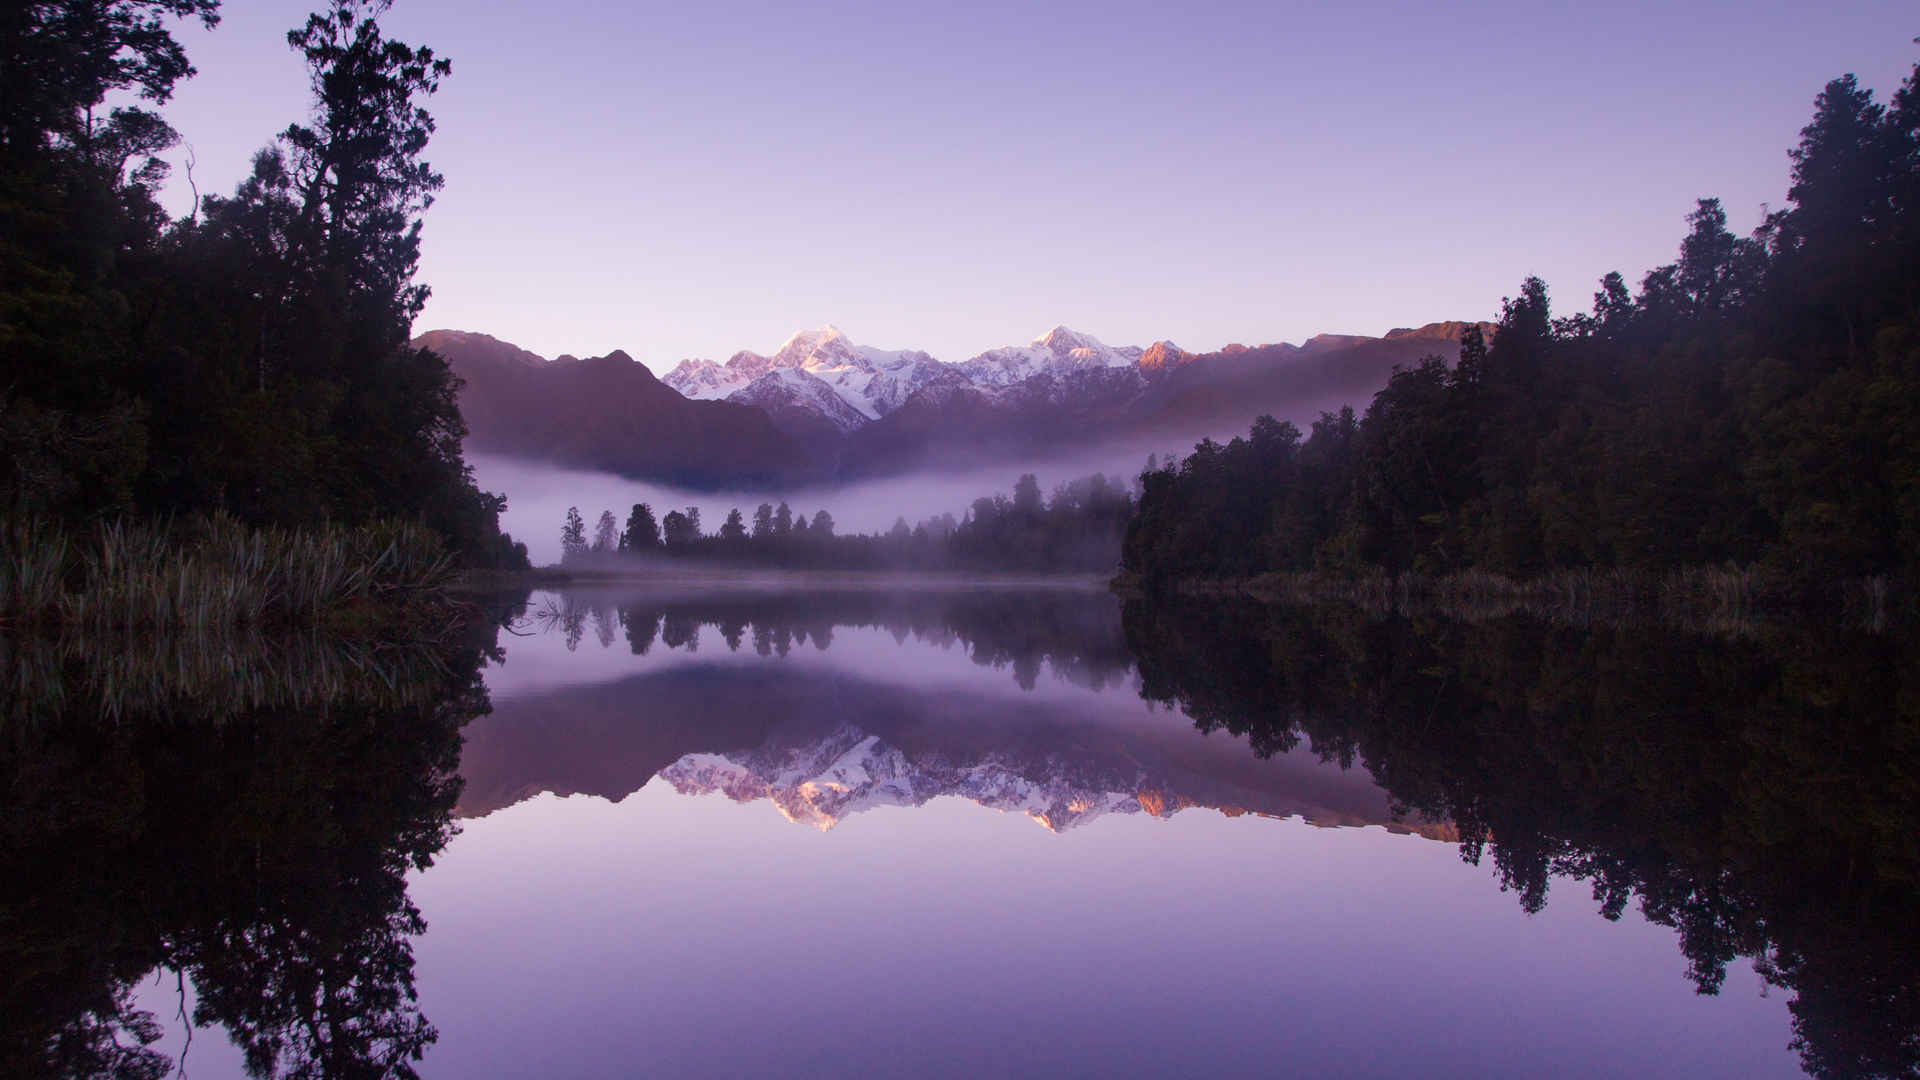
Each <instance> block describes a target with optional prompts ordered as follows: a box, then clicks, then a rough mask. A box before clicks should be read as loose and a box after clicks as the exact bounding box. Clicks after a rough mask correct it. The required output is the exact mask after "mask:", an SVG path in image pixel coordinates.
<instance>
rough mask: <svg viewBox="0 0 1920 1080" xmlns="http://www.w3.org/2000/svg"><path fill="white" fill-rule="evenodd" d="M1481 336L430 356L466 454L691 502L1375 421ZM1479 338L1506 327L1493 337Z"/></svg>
mask: <svg viewBox="0 0 1920 1080" xmlns="http://www.w3.org/2000/svg"><path fill="white" fill-rule="evenodd" d="M1469 325H1471V324H1467V323H1461V322H1440V323H1431V324H1428V325H1426V326H1422V327H1419V328H1418V329H1401V330H1394V331H1391V332H1389V333H1388V334H1387V335H1385V336H1384V337H1379V338H1372V337H1363V336H1359V335H1352V334H1321V335H1318V336H1316V337H1313V338H1309V339H1308V340H1307V341H1306V342H1305V343H1304V344H1301V345H1288V344H1275V345H1259V346H1253V347H1248V346H1244V345H1229V346H1227V347H1225V348H1222V349H1220V350H1217V351H1215V352H1211V353H1189V352H1186V351H1184V350H1182V349H1180V348H1178V347H1177V346H1174V345H1173V344H1172V343H1170V342H1166V341H1159V342H1155V343H1154V344H1153V345H1151V346H1150V347H1148V348H1145V349H1140V348H1135V347H1131V346H1123V347H1117V348H1115V347H1109V346H1107V345H1104V344H1102V343H1101V342H1100V341H1099V340H1097V339H1095V338H1093V337H1091V336H1089V335H1086V334H1082V333H1079V332H1076V331H1073V330H1069V329H1067V328H1066V327H1054V328H1053V329H1052V330H1049V331H1048V332H1047V333H1046V334H1043V335H1041V336H1040V337H1039V338H1036V339H1035V340H1034V341H1033V342H1032V343H1031V344H1029V345H1024V346H1008V347H1004V348H999V349H993V350H989V351H988V352H985V353H982V354H980V355H978V356H975V357H972V358H970V359H968V360H966V361H964V362H962V363H957V364H956V363H942V362H940V361H937V360H934V359H933V358H932V357H929V356H928V355H927V354H925V353H921V352H914V351H911V350H901V351H888V350H881V349H874V348H870V347H868V346H862V345H855V344H853V343H852V342H850V341H849V340H848V339H847V337H846V335H845V334H844V333H842V332H841V331H839V330H837V329H835V328H832V327H827V328H824V329H821V330H815V331H804V332H802V333H799V334H795V335H794V336H793V337H792V338H791V339H789V340H788V341H787V343H786V344H784V345H782V346H781V348H780V349H779V350H777V351H776V352H775V353H774V354H773V355H772V356H761V355H760V354H758V353H752V352H745V351H743V352H739V353H736V354H734V356H733V357H732V358H731V359H729V360H728V361H727V362H726V363H725V364H717V363H715V362H713V361H709V360H689V361H685V362H683V363H681V364H680V365H678V366H677V367H676V368H675V369H674V371H673V373H672V374H671V375H670V376H669V377H668V379H667V380H659V379H655V378H654V377H653V374H652V373H651V372H650V371H648V370H647V368H646V366H645V365H643V364H640V363H637V362H635V361H634V360H632V359H631V358H630V357H628V356H627V354H625V353H623V352H615V353H612V354H610V355H608V356H603V357H595V358H592V359H588V360H577V359H575V358H573V357H570V356H563V357H560V358H559V359H556V360H553V361H548V360H545V359H542V358H541V357H539V356H537V355H535V354H533V353H530V352H527V351H525V350H523V349H520V348H517V347H515V346H513V345H510V344H507V343H506V342H503V341H499V340H496V339H494V338H491V337H488V336H487V335H485V334H474V333H463V332H459V331H449V330H436V331H432V332H430V333H427V334H423V335H421V337H420V338H419V339H418V342H419V344H422V345H427V346H429V347H431V348H433V349H435V350H436V351H438V352H440V353H442V354H443V355H445V356H447V358H448V359H449V360H450V361H451V362H452V363H453V367H454V371H455V372H456V373H457V374H459V375H460V376H461V377H462V378H463V379H465V380H466V382H467V387H466V389H465V390H464V391H463V393H462V395H461V409H462V411H463V413H464V414H465V416H466V419H467V423H468V426H469V427H470V428H471V429H472V435H471V437H470V440H469V444H470V445H471V446H472V447H473V448H474V449H478V450H488V451H493V452H496V453H501V454H508V455H512V456H516V457H521V458H529V459H533V460H537V461H546V462H552V463H554V464H560V465H568V466H573V467H577V468H588V469H597V470H604V471H608V472H613V473H616V474H619V475H623V476H628V477H634V478H640V479H654V480H663V481H668V482H673V483H678V484H683V485H689V486H695V487H725V486H736V485H769V486H780V485H785V484H795V483H801V482H806V481H815V482H818V481H828V480H851V479H857V478H865V477H874V476H881V475H888V474H898V473H902V472H907V471H911V470H915V469H921V468H963V467H972V466H979V465H991V464H994V463H996V462H1002V461H1004V462H1018V461H1021V460H1023V459H1031V458H1033V457H1035V456H1037V455H1058V454H1062V453H1072V452H1074V451H1076V450H1081V449H1093V448H1107V447H1112V446H1116V445H1121V446H1125V445H1129V444H1137V445H1140V446H1149V445H1151V446H1152V447H1153V448H1155V449H1179V448H1182V447H1183V446H1184V445H1188V444H1191V443H1192V442H1194V441H1196V440H1198V439H1200V438H1202V437H1206V436H1215V437H1221V436H1226V435H1230V434H1232V433H1235V432H1239V431H1244V430H1245V429H1246V427H1247V425H1248V424H1249V423H1250V422H1251V421H1252V420H1253V419H1254V418H1255V417H1256V416H1259V415H1260V414H1262V413H1270V414H1272V415H1274V416H1276V417H1279V418H1281V419H1289V420H1293V421H1295V422H1296V423H1299V424H1300V425H1301V426H1302V427H1304V426H1306V424H1307V422H1309V421H1310V420H1311V419H1312V418H1313V417H1314V416H1315V415H1316V414H1317V413H1318V412H1319V411H1320V410H1323V409H1337V408H1339V407H1340V406H1341V405H1353V406H1355V407H1356V408H1363V407H1364V406H1365V405H1366V403H1367V402H1368V401H1369V400H1370V399H1371V398H1372V396H1373V394H1374V393H1375V392H1376V391H1378V390H1379V389H1380V388H1381V387H1383V386H1385V385H1386V382H1387V378H1388V376H1389V375H1391V374H1392V372H1393V369H1394V367H1396V366H1408V367H1410V366H1412V365H1414V364H1417V363H1418V362H1419V361H1420V360H1421V359H1422V358H1423V357H1426V356H1429V355H1436V354H1437V355H1439V356H1441V357H1442V358H1443V359H1445V360H1446V361H1447V362H1449V363H1452V362H1453V361H1454V360H1455V359H1456V358H1457V357H1458V353H1459V342H1460V335H1461V334H1462V333H1464V332H1465V330H1466V328H1467V327H1468V326H1469ZM1482 329H1483V331H1490V329H1491V327H1490V326H1487V325H1485V324H1482Z"/></svg>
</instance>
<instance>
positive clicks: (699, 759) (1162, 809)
mask: <svg viewBox="0 0 1920 1080" xmlns="http://www.w3.org/2000/svg"><path fill="white" fill-rule="evenodd" d="M1063 772H1064V770H1058V771H1055V770H1049V771H1048V773H1047V775H1044V776H1039V777H1032V776H1027V775H1023V774H1022V773H1021V772H1020V771H1019V770H1018V769H1017V768H1016V767H1015V766H1014V765H1013V764H1012V763H1010V762H1008V761H1005V760H1002V759H1000V758H998V757H991V756H990V757H988V758H986V759H984V760H981V761H979V762H977V763H973V764H969V765H965V766H957V765H956V766H949V765H946V764H944V763H939V762H934V763H921V764H916V763H914V762H911V761H909V760H908V759H907V757H906V755H905V754H903V753H901V752H900V751H899V750H898V749H896V748H894V747H892V746H890V745H888V744H887V743H886V742H884V741H882V740H881V739H880V737H879V736H877V735H869V734H867V733H865V732H863V731H861V730H860V729H859V728H856V727H853V726H852V725H847V726H845V727H842V728H840V729H839V730H838V731H836V732H834V733H833V734H832V735H830V736H828V737H827V738H825V739H823V740H821V741H820V742H818V743H814V744H810V745H807V746H802V747H796V748H790V749H787V750H785V751H778V750H773V751H769V750H764V749H763V750H759V751H749V752H747V753H742V754H735V755H730V756H729V755H721V754H688V755H687V756H686V757H683V758H681V759H680V760H678V761H676V762H674V763H673V764H672V765H669V766H667V767H666V768H665V769H662V770H661V771H660V776H661V777H662V778H664V779H665V780H666V781H667V782H668V783H669V784H671V785H673V789H674V790H675V791H677V792H679V793H680V794H682V795H705V794H710V793H712V792H716V791H717V792H720V793H722V794H724V795H726V796H727V797H728V798H729V799H732V800H733V801H734V802H739V803H746V802H755V801H758V800H761V799H766V800H768V801H769V802H771V803H773V805H774V806H775V807H776V808H777V809H778V810H779V811H780V813H781V815H782V816H784V817H785V818H786V819H787V820H788V821H792V822H794V823H796V824H802V825H810V826H812V827H814V828H816V829H819V830H821V831H822V832H824V831H826V830H828V829H831V828H833V827H834V826H835V825H838V824H839V823H840V822H841V821H843V820H845V818H846V817H847V816H848V815H850V814H857V813H860V812H862V811H864V810H869V809H872V808H873V807H876V806H919V805H921V804H923V803H925V802H927V801H928V800H929V799H933V798H936V797H938V796H941V795H955V796H958V797H960V798H963V799H967V800H969V801H971V802H974V803H978V804H979V805H981V806H985V807H989V808H991V809H994V810H999V811H1001V812H1003V813H1006V812H1016V813H1022V814H1025V815H1026V816H1028V817H1030V818H1032V819H1033V820H1034V821H1036V822H1038V823H1039V824H1040V825H1041V826H1043V827H1044V828H1046V829H1048V830H1049V831H1051V832H1056V833H1059V832H1065V831H1066V830H1068V829H1071V828H1074V827H1076V826H1079V825H1083V824H1085V823H1087V822H1089V821H1092V820H1093V819H1095V818H1097V817H1100V816H1101V815H1103V814H1107V813H1118V814H1133V813H1139V812H1142V811H1146V812H1148V813H1151V814H1153V815H1154V816H1156V817H1164V816H1167V815H1169V814H1171V813H1173V811H1174V810H1176V809H1179V808H1180V804H1179V803H1177V802H1176V801H1173V800H1168V799H1165V798H1163V797H1159V796H1157V794H1156V793H1154V792H1151V791H1145V790H1142V791H1138V792H1133V791H1112V790H1104V789H1102V788H1098V787H1089V786H1086V785H1083V784H1079V783H1075V782H1074V781H1072V780H1070V779H1068V778H1067V777H1066V776H1064V775H1062V773H1063ZM1141 779H1144V776H1143V777H1141ZM1136 786H1138V785H1136Z"/></svg>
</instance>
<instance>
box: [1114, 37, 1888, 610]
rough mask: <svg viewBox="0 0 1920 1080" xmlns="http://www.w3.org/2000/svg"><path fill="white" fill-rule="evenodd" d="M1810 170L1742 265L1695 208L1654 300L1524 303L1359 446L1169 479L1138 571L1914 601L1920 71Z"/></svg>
mask: <svg viewBox="0 0 1920 1080" xmlns="http://www.w3.org/2000/svg"><path fill="white" fill-rule="evenodd" d="M1791 156H1792V159H1793V187H1792V189H1791V191H1790V192H1789V201H1790V205H1789V206H1788V207H1787V208H1786V209H1784V210H1781V211H1779V212H1777V213H1774V214H1772V215H1771V216H1769V217H1768V218H1767V220H1766V221H1765V223H1764V224H1763V225H1762V226H1761V227H1760V229H1759V230H1758V231H1757V232H1755V234H1754V235H1753V236H1751V237H1748V238H1739V237H1736V236H1734V235H1733V234H1732V233H1731V232H1729V231H1728V230H1727V227H1726V215H1725V213H1724V212H1723V211H1722V210H1721V208H1720V204H1719V201H1718V200H1715V199H1702V200H1700V202H1699V204H1698V206H1697V208H1696V209H1695V211H1694V212H1693V213H1692V214H1691V215H1689V217H1688V219H1687V223H1688V226H1689V229H1690V231H1689V233H1688V235H1687V236H1686V238H1685V240H1683V241H1682V243H1681V246H1680V257H1679V259H1678V261H1676V262H1674V263H1673V264H1671V265H1668V266H1663V267H1660V268H1658V269H1656V270H1654V271H1652V272H1650V273H1648V274H1647V275H1646V276H1645V278H1644V279H1643V280H1642V282H1641V285H1640V291H1639V294H1638V295H1637V296H1630V295H1629V293H1628V290H1627V286H1626V283H1625V281H1624V280H1623V279H1622V278H1621V277H1620V275H1618V274H1609V275H1607V277H1606V278H1605V279H1603V280H1602V281H1601V287H1600V291H1599V292H1597V293H1596V294H1595V296H1594V305H1593V311H1592V313H1591V314H1586V315H1575V316H1571V317H1567V318H1555V317H1554V316H1553V315H1552V313H1551V310H1550V307H1549V304H1548V298H1547V287H1546V285H1545V283H1543V282H1541V281H1540V280H1539V279H1537V278H1529V279H1527V281H1526V282H1525V283H1524V284H1523V285H1522V287H1521V290H1520V295H1519V296H1517V297H1515V298H1512V299H1509V300H1507V301H1506V302H1505V303H1504V305H1503V308H1502V312H1501V318H1500V321H1499V323H1498V325H1497V327H1496V329H1495V331H1494V334H1493V337H1492V340H1491V341H1490V342H1489V341H1486V340H1484V339H1483V337H1482V335H1481V334H1480V333H1479V331H1478V330H1477V329H1474V328H1469V329H1468V330H1467V332H1466V334H1465V336H1464V338H1463V342H1462V346H1461V350H1460V358H1459V360H1458V362H1457V363H1456V364H1455V365H1454V366H1452V367H1451V368H1449V367H1448V366H1447V365H1446V364H1445V363H1444V362H1443V361H1442V360H1440V359H1439V358H1437V357H1435V358H1429V359H1428V360H1426V361H1424V362H1422V363H1421V364H1419V365H1417V366H1414V367H1411V368H1405V369H1399V370H1396V371H1395V372H1394V374H1393V377H1392V379H1391V380H1390V381H1389V382H1388V384H1387V386H1386V387H1385V389H1383V390H1381V391H1380V392H1379V393H1378V394H1377V395H1375V397H1374V399H1373V404H1372V406H1371V407H1370V408H1368V410H1367V411H1366V415H1365V416H1364V417H1361V418H1359V419H1358V420H1357V421H1356V419H1355V418H1354V417H1353V416H1351V415H1350V414H1346V413H1342V414H1340V415H1332V414H1328V415H1324V416H1323V417H1322V418H1321V420H1320V421H1319V422H1318V423H1316V424H1315V425H1314V428H1313V431H1312V432H1311V433H1310V434H1309V435H1308V436H1307V437H1306V439H1305V440H1304V441H1302V440H1301V438H1300V433H1299V432H1297V431H1295V430H1293V429H1292V428H1291V427H1290V426H1289V425H1285V424H1275V423H1274V422H1272V421H1271V420H1269V419H1263V420H1261V421H1260V422H1258V423H1257V424H1256V425H1255V426H1254V429H1253V432H1252V433H1251V435H1250V436H1249V437H1248V438H1246V439H1235V440H1233V441H1232V442H1230V443H1228V444H1227V445H1225V446H1221V445H1218V444H1215V443H1213V442H1203V443H1201V444H1200V445H1199V446H1198V447H1196V448H1195V451H1194V453H1193V455H1192V456H1190V457H1188V458H1187V459H1186V460H1185V461H1183V462H1180V463H1178V464H1174V463H1171V462H1170V463H1168V464H1167V465H1166V466H1165V467H1164V468H1162V469H1159V470H1154V471H1150V472H1148V474H1147V475H1146V476H1144V477H1143V479H1142V487H1143V492H1144V494H1143V498H1142V502H1141V507H1140V514H1139V517H1138V519H1137V521H1136V522H1135V524H1134V526H1133V528H1132V530H1131V531H1130V533H1129V535H1128V537H1127V545H1126V553H1125V566H1126V569H1127V570H1128V571H1130V572H1132V573H1133V574H1135V575H1138V576H1139V577H1140V578H1142V579H1144V580H1146V581H1147V582H1149V583H1152V582H1156V581H1171V580H1177V579H1181V578H1193V577H1245V576H1250V575H1256V574H1260V573H1264V572H1270V571H1297V570H1307V569H1323V570H1335V571H1347V572H1353V571H1360V570H1366V569H1378V570H1385V571H1387V572H1389V573H1396V574H1398V573H1406V572H1416V573H1428V574H1431V573H1443V572H1447V571H1452V570H1461V569H1468V568H1481V569H1488V570H1494V571H1499V572H1503V573H1508V574H1532V573H1537V572H1540V571H1543V570H1548V569H1552V568H1556V567H1574V566H1600V567H1625V568H1633V569H1655V570H1660V569H1672V568H1675V567H1679V566H1684V565H1691V564H1701V563H1724V562H1735V563H1742V564H1757V565H1761V566H1763V567H1765V568H1766V569H1768V570H1769V571H1771V572H1774V573H1776V574H1778V575H1779V576H1781V577H1782V578H1784V579H1788V580H1798V581H1802V582H1816V581H1819V580H1821V579H1823V578H1827V577H1831V576H1834V575H1864V574H1884V573H1912V572H1913V571H1914V570H1915V568H1916V559H1920V68H1917V69H1916V72H1915V75H1914V77H1913V78H1910V79H1908V80H1907V82H1906V83H1905V85H1904V86H1903V87H1902V88H1901V90H1900V91H1899V93H1897V94H1896V95H1895V96H1894V99H1893V104H1892V106H1891V107H1882V106H1881V105H1878V104H1876V103H1875V102H1874V101H1873V98H1872V95H1871V93H1870V92H1868V91H1865V90H1861V89H1859V88H1858V87H1857V86H1856V85H1855V84H1854V81H1853V78H1852V76H1847V77H1845V78H1841V79H1836V80H1834V81H1833V82H1832V83H1830V84H1828V86H1827V88H1826V89H1825V90H1824V91H1822V93H1821V94H1820V96H1819V98H1818V99H1817V100H1816V103H1815V114H1814V117H1813V120H1812V121H1811V122H1810V123H1809V124H1808V125H1807V126H1806V128H1804V129H1803V130H1802V131H1801V133H1800V145H1799V146H1798V147H1797V148H1796V149H1795V150H1793V151H1792V155H1791Z"/></svg>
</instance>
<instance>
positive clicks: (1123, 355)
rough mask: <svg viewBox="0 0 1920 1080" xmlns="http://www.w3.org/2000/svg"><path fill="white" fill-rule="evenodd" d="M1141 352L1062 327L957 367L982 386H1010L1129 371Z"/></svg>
mask: <svg viewBox="0 0 1920 1080" xmlns="http://www.w3.org/2000/svg"><path fill="white" fill-rule="evenodd" d="M1143 352H1145V350H1143V349H1137V348H1134V347H1133V346H1130V345H1129V346H1125V347H1122V348H1118V349H1115V348H1111V347H1109V346H1107V345H1105V344H1102V343H1101V342H1100V341H1099V340H1098V339H1097V338H1094V337H1092V336H1091V335H1088V334H1082V333H1079V332H1077V331H1073V330H1069V329H1067V328H1066V327H1064V326H1056V327H1054V328H1053V329H1051V330H1049V331H1047V332H1046V333H1044V334H1041V335H1040V336H1039V337H1037V338H1034V339H1033V341H1032V342H1031V343H1029V344H1027V345H1009V346H1006V347H1004V348H999V349H989V350H987V351H986V352H983V353H981V354H980V355H978V356H975V357H972V358H970V359H968V360H964V361H962V362H961V363H960V365H959V366H960V368H961V370H963V371H965V372H966V373H967V376H968V377H969V378H971V379H972V380H973V381H974V382H975V383H978V384H980V385H982V386H1012V385H1013V384H1015V383H1019V382H1024V381H1026V380H1027V379H1031V378H1033V377H1034V376H1036V375H1065V374H1068V373H1070V372H1075V371H1085V370H1087V369H1089V368H1130V367H1133V366H1134V365H1135V364H1136V363H1138V362H1139V360H1140V356H1141V354H1142V353H1143Z"/></svg>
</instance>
